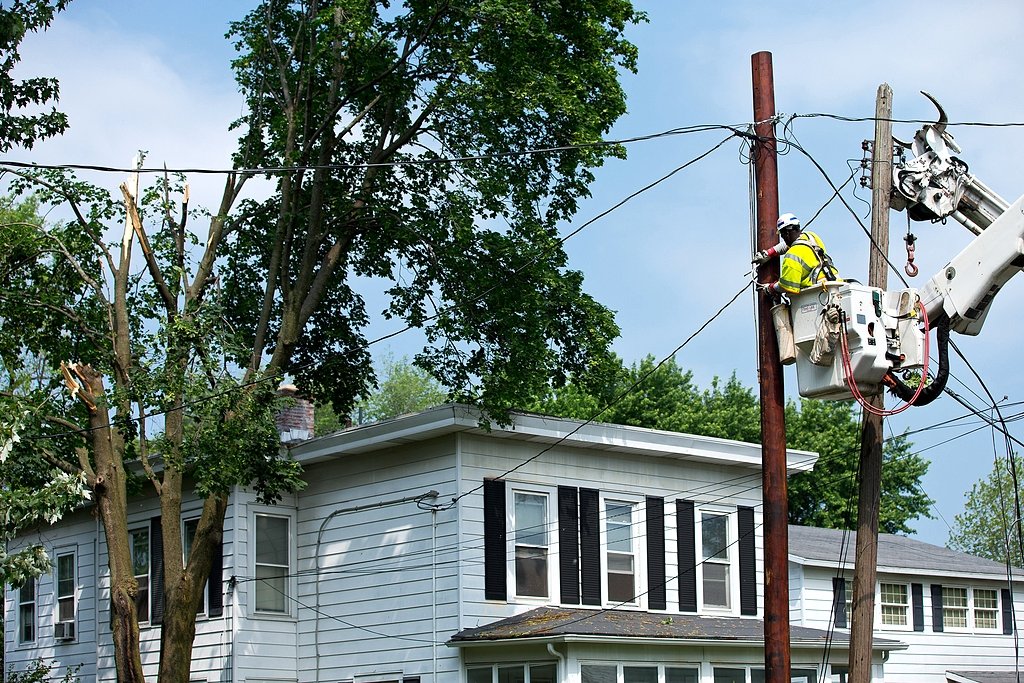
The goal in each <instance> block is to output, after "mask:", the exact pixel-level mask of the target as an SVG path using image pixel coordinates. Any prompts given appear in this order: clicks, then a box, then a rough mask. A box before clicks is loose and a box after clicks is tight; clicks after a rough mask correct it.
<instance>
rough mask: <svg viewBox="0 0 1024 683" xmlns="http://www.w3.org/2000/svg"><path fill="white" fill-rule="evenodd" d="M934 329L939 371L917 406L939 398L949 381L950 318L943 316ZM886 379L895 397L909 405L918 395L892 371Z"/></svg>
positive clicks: (918, 398)
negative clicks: (937, 345) (937, 346)
mask: <svg viewBox="0 0 1024 683" xmlns="http://www.w3.org/2000/svg"><path fill="white" fill-rule="evenodd" d="M934 327H935V330H936V332H935V340H936V341H937V342H938V344H939V371H938V372H937V373H935V379H934V380H933V381H932V383H931V384H929V385H928V386H926V387H925V388H924V389H922V390H921V395H920V396H918V397H917V400H916V401H914V405H915V406H926V405H928V404H929V403H931V402H932V401H934V400H935V399H936V398H938V397H939V395H940V394H941V393H942V390H943V389H945V388H946V380H948V379H949V317H948V316H946V315H943V316H942V318H941V319H940V320H939V321H938V323H936V324H935V325H934ZM885 377H886V380H888V383H889V390H890V391H891V392H892V393H893V394H894V395H895V396H897V397H899V398H900V399H902V400H904V401H907V402H908V403H909V402H910V400H911V399H913V398H914V393H916V391H917V389H916V388H915V387H911V386H908V385H907V384H906V382H904V381H903V380H901V379H900V378H899V377H897V376H896V375H894V374H893V372H892V370H890V371H889V372H888V373H887V374H886V375H885ZM927 379H928V378H927V377H924V376H922V377H921V381H922V382H925V381H927Z"/></svg>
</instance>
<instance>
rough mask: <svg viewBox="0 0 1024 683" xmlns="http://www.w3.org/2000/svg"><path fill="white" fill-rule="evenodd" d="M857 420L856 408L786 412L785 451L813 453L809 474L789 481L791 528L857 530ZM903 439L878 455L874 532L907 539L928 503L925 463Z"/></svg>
mask: <svg viewBox="0 0 1024 683" xmlns="http://www.w3.org/2000/svg"><path fill="white" fill-rule="evenodd" d="M860 431H861V430H860V419H859V415H858V413H857V410H856V405H855V404H854V403H849V402H841V401H815V400H809V399H801V400H800V407H799V410H797V407H796V405H794V404H793V403H789V404H788V405H787V406H786V440H787V443H788V445H789V447H791V448H798V449H801V450H808V451H816V452H817V453H818V455H819V457H818V461H817V463H816V464H815V465H814V469H813V470H812V471H810V472H800V473H798V474H795V475H793V476H792V477H790V478H789V489H788V492H789V520H790V522H791V523H793V524H803V525H807V526H818V527H826V528H832V529H853V528H855V526H856V524H857V490H858V486H859V483H858V482H859V478H858V469H859V463H860ZM911 447H912V444H911V443H910V441H909V440H908V439H907V437H905V436H896V437H892V438H889V439H887V440H886V442H885V444H884V446H883V452H882V504H881V508H880V510H879V523H878V528H879V530H880V531H882V532H883V533H887V534H910V533H913V531H914V530H913V528H912V527H911V526H910V522H911V521H913V520H915V519H917V518H919V517H926V518H928V517H931V514H930V512H929V510H930V507H931V504H932V500H931V498H929V497H928V495H927V494H926V493H925V492H924V490H923V489H922V488H921V479H922V478H923V477H924V475H925V474H926V473H927V471H928V461H927V460H925V459H924V458H922V457H921V456H919V455H917V454H916V453H913V452H912V451H911Z"/></svg>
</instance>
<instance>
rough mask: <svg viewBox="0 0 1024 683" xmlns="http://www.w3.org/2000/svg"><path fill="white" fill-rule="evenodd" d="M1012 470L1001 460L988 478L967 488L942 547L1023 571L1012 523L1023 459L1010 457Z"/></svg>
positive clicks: (1020, 496)
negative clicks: (965, 497)
mask: <svg viewBox="0 0 1024 683" xmlns="http://www.w3.org/2000/svg"><path fill="white" fill-rule="evenodd" d="M1013 458H1014V465H1015V468H1011V467H1010V462H1009V461H1008V460H1007V459H1005V458H1003V459H1001V460H999V461H997V462H996V463H995V464H994V465H993V467H992V471H991V472H990V473H989V475H988V477H986V478H985V479H982V480H980V481H978V482H976V483H975V484H974V486H972V487H971V491H970V493H968V494H967V501H966V502H965V503H964V510H963V512H961V513H960V514H958V515H957V516H956V517H955V518H954V520H953V528H952V530H951V531H950V532H949V541H948V542H947V543H946V545H947V546H948V547H950V548H952V549H954V550H960V551H962V552H965V553H970V554H971V555H977V556H979V557H987V558H989V559H990V560H995V561H996V562H1006V561H1007V558H1009V561H1010V563H1011V564H1013V566H1015V567H1024V558H1022V555H1021V529H1020V525H1019V524H1015V523H1014V520H1017V519H1018V513H1017V512H1016V510H1017V508H1018V505H1020V504H1021V503H1020V501H1021V500H1024V481H1022V477H1024V470H1022V469H1021V468H1022V467H1024V459H1022V458H1021V457H1020V456H1019V455H1017V454H1016V453H1015V454H1014V455H1013ZM1013 469H1016V472H1017V492H1016V495H1014V476H1013Z"/></svg>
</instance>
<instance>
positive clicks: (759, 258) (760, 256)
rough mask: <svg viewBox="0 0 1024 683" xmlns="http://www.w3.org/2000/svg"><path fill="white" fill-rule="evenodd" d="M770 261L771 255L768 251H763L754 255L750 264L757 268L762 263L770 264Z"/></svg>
mask: <svg viewBox="0 0 1024 683" xmlns="http://www.w3.org/2000/svg"><path fill="white" fill-rule="evenodd" d="M769 259H771V255H770V254H769V253H768V250H767V249H762V250H761V251H759V252H757V253H756V254H754V256H753V258H751V259H750V262H751V263H752V264H753V265H755V266H759V265H761V264H762V263H768V261H769Z"/></svg>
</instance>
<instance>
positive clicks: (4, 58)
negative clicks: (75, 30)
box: [0, 0, 70, 152]
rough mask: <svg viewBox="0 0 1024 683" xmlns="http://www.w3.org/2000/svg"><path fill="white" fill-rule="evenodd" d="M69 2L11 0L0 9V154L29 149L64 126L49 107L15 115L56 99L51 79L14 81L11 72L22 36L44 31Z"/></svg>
mask: <svg viewBox="0 0 1024 683" xmlns="http://www.w3.org/2000/svg"><path fill="white" fill-rule="evenodd" d="M69 2H70V0H13V2H11V3H10V4H9V6H7V7H3V6H0V152H8V151H10V150H11V148H13V147H24V148H25V149H32V145H33V144H34V143H35V142H36V141H37V140H42V139H44V138H48V137H53V136H54V135H60V134H61V133H63V132H64V131H65V130H67V127H68V118H67V116H66V115H65V114H63V113H61V112H59V111H57V109H56V107H53V106H51V107H50V109H49V111H37V112H36V113H33V114H24V113H19V110H22V109H36V108H40V107H45V106H46V105H48V104H50V103H51V102H56V101H57V100H58V99H59V98H60V84H59V83H58V82H57V79H55V78H29V79H27V80H23V81H22V80H17V79H15V78H14V77H13V76H11V71H12V70H13V69H14V67H15V66H16V65H17V64H18V62H20V61H21V54H20V53H19V52H18V50H19V48H20V47H21V41H22V40H23V39H24V38H25V35H26V34H28V33H31V32H35V31H42V30H45V29H46V28H48V27H49V26H50V23H51V22H52V21H53V18H54V16H55V15H56V14H57V13H58V12H60V11H62V10H64V8H65V7H67V5H68V3H69Z"/></svg>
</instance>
